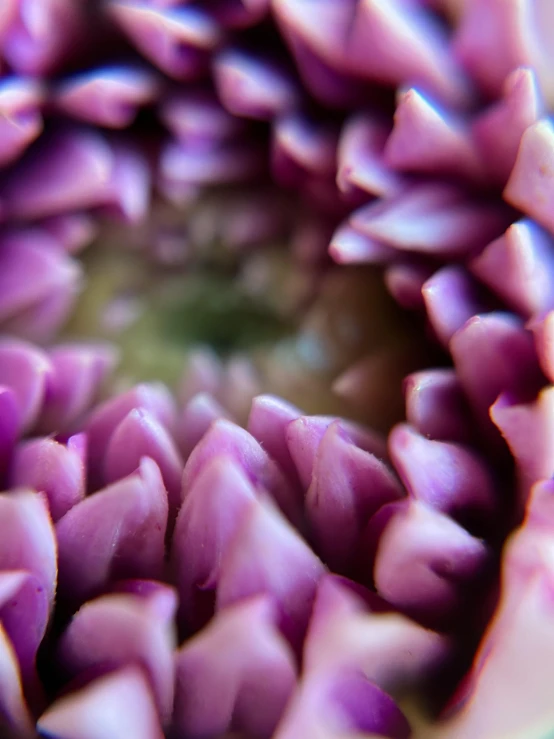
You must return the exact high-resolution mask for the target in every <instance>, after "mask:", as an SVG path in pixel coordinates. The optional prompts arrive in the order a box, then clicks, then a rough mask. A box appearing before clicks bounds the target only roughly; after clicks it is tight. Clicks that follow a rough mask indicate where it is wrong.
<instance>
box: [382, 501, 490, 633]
mask: <svg viewBox="0 0 554 739" xmlns="http://www.w3.org/2000/svg"><path fill="white" fill-rule="evenodd" d="M396 505H397V508H396V509H395V511H394V514H393V515H392V517H391V518H390V519H389V521H388V523H387V524H386V526H385V529H384V531H383V533H382V534H381V537H380V540H379V544H378V548H377V558H376V562H375V569H374V579H375V587H376V589H377V593H378V594H379V595H381V596H382V597H383V598H385V599H386V600H387V601H388V602H389V603H391V604H392V605H393V606H395V607H396V608H398V609H399V610H401V611H403V612H405V613H407V614H408V615H410V616H412V617H414V618H416V619H417V620H419V621H421V622H422V623H425V624H426V625H430V626H432V627H434V628H436V627H437V626H439V627H440V626H444V625H447V624H449V623H450V622H451V621H452V619H456V618H457V617H459V615H460V609H461V607H462V605H464V604H465V603H467V602H468V597H469V595H470V594H471V589H472V585H474V583H475V581H478V580H479V578H480V577H482V576H483V574H484V573H485V572H486V567H487V565H488V564H489V558H490V553H489V550H488V548H487V545H486V544H485V543H484V542H483V541H482V540H481V539H477V538H474V537H473V536H471V535H470V534H469V533H468V532H467V531H465V529H463V528H462V527H461V526H458V524H456V523H455V522H454V521H453V520H452V519H451V518H450V517H449V516H447V515H445V514H443V513H440V512H438V511H436V510H434V509H433V508H430V507H429V506H427V505H426V504H425V503H422V502H419V501H417V502H416V501H413V500H412V501H410V502H409V503H406V504H403V506H402V507H400V506H399V504H396Z"/></svg>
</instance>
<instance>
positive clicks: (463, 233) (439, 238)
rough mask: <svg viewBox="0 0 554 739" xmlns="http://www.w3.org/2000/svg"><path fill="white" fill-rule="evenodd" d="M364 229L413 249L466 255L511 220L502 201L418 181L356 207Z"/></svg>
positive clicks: (357, 222) (353, 219)
mask: <svg viewBox="0 0 554 739" xmlns="http://www.w3.org/2000/svg"><path fill="white" fill-rule="evenodd" d="M351 224H352V225H353V226H354V228H356V229H359V230H360V231H361V233H364V234H366V235H367V236H370V237H371V238H374V239H377V240H378V241H382V242H383V243H385V244H388V245H390V246H393V247H395V248H397V249H402V250H403V251H408V252H412V251H415V252H421V253H422V254H431V255H433V256H441V257H453V256H462V255H466V254H468V253H471V252H473V251H476V250H478V249H480V248H483V247H484V246H486V245H487V244H488V243H489V242H490V241H491V240H492V239H493V238H495V237H497V236H499V235H500V234H501V233H502V231H503V230H504V229H505V228H506V226H507V225H508V224H509V219H508V214H507V212H506V211H505V210H504V209H503V208H502V207H501V206H500V205H499V204H498V203H496V202H487V201H482V200H481V201H480V200H473V201H472V200H469V199H467V198H466V197H465V196H464V195H463V193H462V192H461V191H459V190H457V189H456V188H453V187H451V186H449V185H439V184H431V185H427V184H423V185H414V186H412V187H411V188H409V189H407V190H405V191H404V192H402V193H401V194H400V195H398V196H397V197H395V198H391V199H389V200H384V201H377V202H376V203H370V204H369V205H366V206H363V207H362V208H360V209H358V210H357V211H355V212H354V213H353V214H352V216H351Z"/></svg>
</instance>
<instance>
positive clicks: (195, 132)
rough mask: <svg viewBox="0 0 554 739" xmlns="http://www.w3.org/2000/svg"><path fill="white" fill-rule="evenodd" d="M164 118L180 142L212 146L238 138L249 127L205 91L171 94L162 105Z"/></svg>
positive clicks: (161, 116) (204, 146) (161, 115)
mask: <svg viewBox="0 0 554 739" xmlns="http://www.w3.org/2000/svg"><path fill="white" fill-rule="evenodd" d="M160 118H161V120H162V122H163V123H164V124H165V125H166V126H167V128H169V130H170V131H171V133H172V134H173V135H174V136H175V138H176V139H178V140H179V141H183V142H184V143H187V144H195V145H196V146H198V147H202V148H208V149H210V148H212V147H213V145H214V143H217V142H223V141H227V140H229V139H233V138H235V137H236V135H237V134H240V133H241V132H242V131H243V130H244V128H245V123H244V122H243V121H240V120H239V119H237V118H235V117H234V116H232V115H231V114H230V113H228V112H227V111H226V110H225V108H223V106H222V105H221V103H220V102H219V99H218V98H217V97H216V96H215V95H212V94H210V93H209V92H208V91H205V90H190V91H187V93H186V94H184V93H180V94H179V93H174V94H173V95H169V96H168V97H166V98H165V99H164V100H162V102H161V104H160Z"/></svg>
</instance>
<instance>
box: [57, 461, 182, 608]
mask: <svg viewBox="0 0 554 739" xmlns="http://www.w3.org/2000/svg"><path fill="white" fill-rule="evenodd" d="M167 513H168V504H167V493H166V491H165V488H164V486H163V482H162V478H161V475H160V472H159V470H158V467H157V466H156V464H155V463H154V462H153V461H152V460H151V459H148V458H143V459H142V460H141V463H140V469H139V470H138V471H137V472H136V473H135V474H134V475H130V476H129V477H127V478H125V479H123V480H120V481H119V482H117V483H115V484H114V485H111V486H109V487H107V488H105V489H104V490H101V491H100V492H98V493H95V494H94V495H91V496H89V497H88V498H85V499H84V500H83V501H82V502H80V503H78V504H77V505H76V506H74V507H73V508H71V510H69V511H68V512H67V513H66V514H65V516H64V517H63V518H61V519H60V520H59V521H58V523H57V524H56V535H57V539H58V547H59V570H60V592H61V594H62V595H63V597H64V598H65V599H67V600H70V601H71V602H83V600H85V599H86V598H87V597H88V596H90V595H94V594H96V593H97V592H99V591H100V590H101V589H102V588H104V587H105V586H106V585H108V584H109V583H110V582H112V581H113V580H116V579H118V578H128V577H145V578H149V577H153V578H156V577H161V574H162V571H163V562H164V537H165V530H166V525H167Z"/></svg>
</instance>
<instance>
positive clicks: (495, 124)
mask: <svg viewBox="0 0 554 739" xmlns="http://www.w3.org/2000/svg"><path fill="white" fill-rule="evenodd" d="M542 115H544V104H543V101H542V98H541V93H540V90H539V87H538V84H537V80H536V77H535V74H534V72H533V70H532V69H526V68H522V69H516V70H515V71H514V72H512V74H510V75H509V76H508V77H507V79H506V82H505V83H504V93H503V96H502V99H501V100H499V101H498V102H497V103H495V104H493V105H491V106H490V107H489V108H487V109H485V111H484V112H483V113H481V114H479V115H477V116H476V118H475V120H474V122H473V124H472V133H473V136H474V140H475V142H476V145H477V146H478V148H479V154H480V156H481V159H482V161H483V162H484V163H486V168H487V173H488V175H489V177H492V178H493V179H494V181H495V182H498V184H500V185H505V184H506V181H507V179H508V177H509V176H510V172H511V171H512V168H513V166H514V164H515V161H516V157H517V152H518V149H519V144H520V142H521V137H522V136H523V134H524V132H525V129H526V128H527V127H528V126H531V125H532V124H533V123H535V122H536V121H537V120H538V119H539V118H541V116H542Z"/></svg>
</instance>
